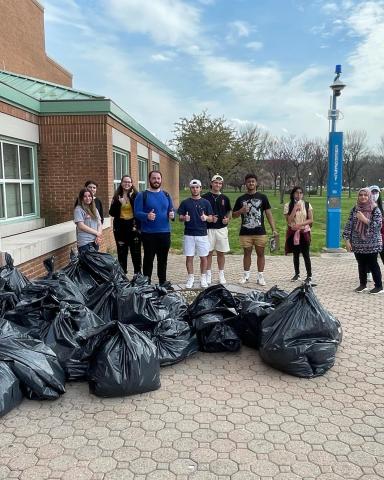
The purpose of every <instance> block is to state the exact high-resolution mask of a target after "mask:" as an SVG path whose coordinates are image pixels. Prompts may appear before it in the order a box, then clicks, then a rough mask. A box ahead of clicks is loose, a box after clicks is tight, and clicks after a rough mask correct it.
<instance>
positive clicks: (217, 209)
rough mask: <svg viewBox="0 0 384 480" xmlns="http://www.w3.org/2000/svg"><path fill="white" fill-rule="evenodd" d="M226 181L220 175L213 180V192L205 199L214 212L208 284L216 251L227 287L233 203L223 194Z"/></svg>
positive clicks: (222, 277) (222, 282) (221, 276)
mask: <svg viewBox="0 0 384 480" xmlns="http://www.w3.org/2000/svg"><path fill="white" fill-rule="evenodd" d="M223 183H224V179H223V177H222V176H221V175H219V174H218V173H217V174H216V175H213V177H212V178H211V191H210V192H208V193H205V194H204V195H203V198H205V199H206V200H208V202H209V203H210V204H211V207H212V210H213V221H212V223H209V224H208V225H207V228H208V240H209V245H210V246H209V255H208V259H207V283H208V285H210V284H211V283H212V270H211V269H212V255H213V252H214V250H216V255H217V266H218V268H219V282H220V283H221V284H222V285H225V284H226V283H227V282H226V280H225V276H224V265H225V253H227V252H229V250H230V248H229V241H228V222H229V220H230V218H231V210H232V209H231V202H230V200H229V198H228V197H227V196H226V195H223V194H222V193H221V189H222V188H223Z"/></svg>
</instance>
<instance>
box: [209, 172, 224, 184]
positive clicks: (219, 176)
mask: <svg viewBox="0 0 384 480" xmlns="http://www.w3.org/2000/svg"><path fill="white" fill-rule="evenodd" d="M215 180H219V182H224V178H223V177H222V176H221V175H219V174H218V173H216V175H213V177H212V178H211V182H214V181H215Z"/></svg>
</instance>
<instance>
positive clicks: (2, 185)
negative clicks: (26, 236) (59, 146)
mask: <svg viewBox="0 0 384 480" xmlns="http://www.w3.org/2000/svg"><path fill="white" fill-rule="evenodd" d="M4 144H10V145H15V146H16V147H17V161H18V173H19V178H5V158H4ZM20 147H25V148H29V149H30V151H31V160H32V178H30V179H25V178H24V179H23V178H21V164H20ZM0 162H1V173H2V175H1V176H0V189H1V191H2V194H3V209H4V216H3V217H0V223H1V224H7V223H14V222H20V221H27V220H33V219H36V218H40V195H39V182H38V179H39V175H38V166H37V144H35V143H31V142H28V141H25V140H20V139H16V138H10V137H6V136H3V135H0ZM7 184H8V185H9V184H11V185H15V184H16V185H17V186H18V192H19V198H20V203H19V205H20V212H21V215H17V216H12V217H8V216H7V214H8V212H7V196H6V185H7ZM23 185H32V186H33V198H32V200H33V207H34V208H33V209H34V211H33V212H32V213H26V214H24V205H23Z"/></svg>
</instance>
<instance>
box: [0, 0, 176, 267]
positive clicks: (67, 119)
mask: <svg viewBox="0 0 384 480" xmlns="http://www.w3.org/2000/svg"><path fill="white" fill-rule="evenodd" d="M3 4H4V7H5V8H3ZM1 6H2V20H1V24H3V23H4V24H6V25H7V28H6V29H5V31H4V30H1V29H0V62H1V63H0V65H5V66H6V67H7V69H6V70H0V235H1V242H2V245H1V248H0V250H3V251H8V252H10V253H11V254H12V255H13V257H14V259H15V264H17V265H19V266H20V267H21V269H22V270H23V271H24V272H25V273H26V274H28V275H30V276H35V275H38V274H40V273H42V271H41V268H42V267H41V264H42V260H43V259H44V258H45V257H47V256H50V255H52V254H53V253H54V254H55V255H56V258H57V266H61V265H62V264H64V263H67V261H68V252H69V250H70V248H71V247H72V246H73V245H74V242H75V228H74V224H73V221H72V215H73V204H74V199H75V198H76V196H77V194H78V192H79V190H80V188H81V187H82V186H83V183H84V181H85V180H87V179H88V178H91V179H93V180H95V181H96V182H97V183H98V184H99V188H98V196H99V197H100V198H101V200H102V202H103V204H104V206H105V209H106V210H108V205H109V203H110V200H111V198H112V195H113V192H114V189H115V187H116V185H117V184H118V183H119V181H120V178H121V176H122V174H126V173H127V174H130V175H131V176H132V178H133V180H134V183H135V184H136V185H137V186H138V188H139V189H140V190H144V189H145V188H146V181H147V174H148V171H149V170H151V169H161V171H162V172H163V174H164V188H165V189H166V190H168V191H169V192H170V193H171V194H172V196H173V198H174V199H175V202H176V203H177V202H178V184H179V165H178V160H177V158H176V157H175V154H174V153H173V152H172V151H171V150H170V149H169V148H168V147H167V146H166V145H165V144H163V143H162V142H161V141H159V140H158V139H157V138H156V137H154V136H153V135H152V134H151V133H150V132H149V131H148V130H146V129H145V128H144V127H143V126H141V125H140V124H138V123H137V122H136V121H135V120H134V119H133V118H132V117H131V116H130V115H128V113H126V112H125V111H124V110H123V109H122V108H120V107H119V106H118V105H116V104H115V103H114V102H113V101H112V100H110V99H108V98H105V97H103V96H99V95H93V94H89V93H86V92H81V91H78V90H75V89H73V88H72V87H71V85H72V77H71V74H70V73H68V72H67V71H66V70H65V69H63V68H62V67H60V65H58V64H56V63H55V62H54V61H53V60H51V59H49V57H47V55H46V54H45V46H44V18H43V9H42V7H41V6H40V5H39V4H38V2H36V1H35V0H18V1H17V2H14V1H13V0H1ZM3 13H4V15H5V17H4V16H3ZM27 14H28V15H30V19H31V20H30V21H29V22H28V24H25V25H24V24H23V22H21V25H22V26H18V27H17V30H16V32H17V33H16V34H15V33H12V32H11V30H12V22H13V24H15V22H16V20H17V19H18V18H19V17H21V18H23V19H24V18H25V15H27ZM28 20H29V19H28ZM23 25H24V26H23ZM8 34H9V35H8ZM12 35H13V36H12ZM3 37H4V38H3ZM16 38H17V39H18V42H17V41H16ZM4 40H6V41H4ZM18 43H19V44H18ZM10 70H11V71H10ZM32 75H33V76H32ZM103 236H104V245H103V247H104V249H108V248H109V247H111V248H113V247H114V242H113V239H112V232H111V228H110V221H109V219H108V218H107V219H106V221H105V225H104V235H103Z"/></svg>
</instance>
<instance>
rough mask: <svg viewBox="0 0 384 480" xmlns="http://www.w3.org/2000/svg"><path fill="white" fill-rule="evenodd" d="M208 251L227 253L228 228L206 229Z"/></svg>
mask: <svg viewBox="0 0 384 480" xmlns="http://www.w3.org/2000/svg"><path fill="white" fill-rule="evenodd" d="M208 240H209V251H210V252H212V251H213V250H216V252H223V253H225V252H229V250H230V248H229V241H228V227H223V228H208Z"/></svg>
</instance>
